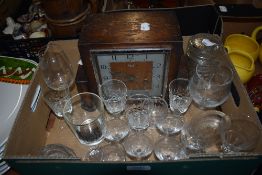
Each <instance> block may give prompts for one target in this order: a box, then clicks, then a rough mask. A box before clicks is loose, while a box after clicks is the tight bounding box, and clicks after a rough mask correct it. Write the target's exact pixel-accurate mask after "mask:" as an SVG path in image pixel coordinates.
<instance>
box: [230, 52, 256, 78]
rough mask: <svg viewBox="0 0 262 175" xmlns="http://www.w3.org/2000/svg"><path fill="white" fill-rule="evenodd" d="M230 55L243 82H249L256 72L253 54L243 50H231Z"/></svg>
mask: <svg viewBox="0 0 262 175" xmlns="http://www.w3.org/2000/svg"><path fill="white" fill-rule="evenodd" d="M228 55H229V58H230V60H231V62H232V63H233V65H234V67H235V69H236V71H237V74H238V76H239V78H240V80H241V82H242V83H247V82H248V81H249V80H250V78H251V77H252V76H253V75H254V73H255V64H254V59H253V58H252V56H251V55H250V54H248V53H246V52H243V51H241V50H233V51H232V50H229V51H228Z"/></svg>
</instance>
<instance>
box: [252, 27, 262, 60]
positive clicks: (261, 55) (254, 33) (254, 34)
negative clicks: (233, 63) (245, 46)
mask: <svg viewBox="0 0 262 175" xmlns="http://www.w3.org/2000/svg"><path fill="white" fill-rule="evenodd" d="M260 31H262V26H258V27H256V28H255V29H254V31H253V32H252V35H251V37H252V38H253V39H254V40H256V39H257V34H258V32H260ZM258 57H259V61H260V63H261V64H262V43H261V45H260V49H259V55H258Z"/></svg>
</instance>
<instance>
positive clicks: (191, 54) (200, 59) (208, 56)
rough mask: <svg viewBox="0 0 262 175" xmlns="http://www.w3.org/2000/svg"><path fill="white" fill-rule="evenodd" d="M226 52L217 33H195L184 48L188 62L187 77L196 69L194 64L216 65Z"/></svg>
mask: <svg viewBox="0 0 262 175" xmlns="http://www.w3.org/2000/svg"><path fill="white" fill-rule="evenodd" d="M225 54H226V52H225V49H224V45H223V42H222V40H221V38H220V37H219V36H218V35H215V34H210V33H197V34H195V35H192V36H191V37H190V39H189V41H188V45H187V48H186V56H187V58H188V62H189V64H188V65H189V78H191V77H192V76H193V75H194V73H195V70H196V65H198V64H200V65H201V66H208V65H211V66H216V65H218V63H219V62H221V60H222V59H221V57H224V55H225Z"/></svg>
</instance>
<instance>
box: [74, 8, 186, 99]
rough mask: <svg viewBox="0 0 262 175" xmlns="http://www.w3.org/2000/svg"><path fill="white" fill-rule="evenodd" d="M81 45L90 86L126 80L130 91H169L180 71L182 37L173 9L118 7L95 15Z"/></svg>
mask: <svg viewBox="0 0 262 175" xmlns="http://www.w3.org/2000/svg"><path fill="white" fill-rule="evenodd" d="M78 46H79V52H80V57H81V59H82V62H83V65H84V69H85V72H86V76H87V78H88V90H89V91H92V92H96V93H97V89H98V84H101V83H102V82H103V81H105V80H107V79H120V80H122V81H124V82H125V83H126V85H127V87H128V94H129V95H130V94H137V93H139V94H146V95H149V96H165V93H166V90H167V86H168V83H169V82H170V81H171V80H172V79H173V78H175V77H176V75H177V73H178V66H179V61H180V57H181V55H182V36H181V33H180V27H179V23H178V20H177V18H176V14H175V12H174V11H172V10H142V11H115V12H107V13H100V14H93V15H90V16H89V17H88V18H87V20H86V24H85V25H84V26H83V29H82V32H81V35H80V39H79V43H78Z"/></svg>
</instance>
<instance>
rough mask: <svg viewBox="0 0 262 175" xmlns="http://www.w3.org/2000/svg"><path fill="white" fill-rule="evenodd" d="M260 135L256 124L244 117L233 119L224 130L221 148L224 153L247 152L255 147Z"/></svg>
mask: <svg viewBox="0 0 262 175" xmlns="http://www.w3.org/2000/svg"><path fill="white" fill-rule="evenodd" d="M260 136H261V129H260V128H259V127H258V125H257V124H256V123H255V122H253V121H250V120H246V119H233V120H232V121H231V126H230V128H228V129H227V130H226V131H225V135H224V137H223V145H222V149H223V151H224V152H225V153H230V152H248V151H252V150H253V149H255V148H256V145H257V143H258V141H259V138H260Z"/></svg>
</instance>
